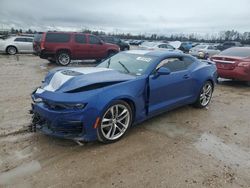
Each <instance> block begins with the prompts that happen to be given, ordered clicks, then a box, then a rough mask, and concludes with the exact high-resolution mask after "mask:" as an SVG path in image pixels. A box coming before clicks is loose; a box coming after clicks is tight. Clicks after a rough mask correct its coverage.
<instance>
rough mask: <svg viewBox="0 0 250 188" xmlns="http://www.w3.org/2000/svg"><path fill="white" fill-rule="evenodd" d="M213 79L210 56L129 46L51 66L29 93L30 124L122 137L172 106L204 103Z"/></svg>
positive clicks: (64, 132)
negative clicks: (79, 63)
mask: <svg viewBox="0 0 250 188" xmlns="http://www.w3.org/2000/svg"><path fill="white" fill-rule="evenodd" d="M216 79H217V70H216V66H215V64H214V63H213V62H210V61H201V60H198V59H196V58H194V57H192V56H190V55H187V54H182V53H176V52H167V51H145V50H131V51H125V52H120V53H118V54H116V55H114V56H112V57H110V58H109V59H106V60H105V61H103V62H102V63H100V64H99V65H97V66H96V67H84V68H73V67H71V68H69V67H68V68H65V67H62V68H57V69H53V70H51V71H50V72H49V73H48V74H47V75H46V77H45V79H44V81H43V83H42V85H41V86H40V87H39V88H37V89H36V90H35V91H34V92H33V93H32V99H33V102H32V110H31V113H32V114H33V119H32V125H31V128H32V130H39V131H41V132H42V133H44V134H47V135H51V136H56V137H61V138H67V139H72V140H75V141H94V140H99V141H100V142H103V143H111V142H115V141H117V140H119V139H121V138H122V137H123V136H124V135H125V134H126V133H127V131H128V130H129V128H130V127H131V126H133V125H135V124H138V123H140V122H142V121H144V120H146V119H148V118H151V117H152V116H155V115H157V114H160V113H162V112H166V111H169V110H171V109H174V108H177V107H180V106H183V105H188V104H193V105H194V106H195V107H198V108H204V107H206V106H207V105H208V104H209V102H210V100H211V97H212V93H213V90H214V86H215V83H216Z"/></svg>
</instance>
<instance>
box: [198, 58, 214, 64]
mask: <svg viewBox="0 0 250 188" xmlns="http://www.w3.org/2000/svg"><path fill="white" fill-rule="evenodd" d="M201 62H203V63H207V64H209V65H215V62H213V61H211V60H210V59H208V60H201Z"/></svg>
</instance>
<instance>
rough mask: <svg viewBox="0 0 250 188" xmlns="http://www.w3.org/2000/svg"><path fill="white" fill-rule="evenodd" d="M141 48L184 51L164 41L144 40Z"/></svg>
mask: <svg viewBox="0 0 250 188" xmlns="http://www.w3.org/2000/svg"><path fill="white" fill-rule="evenodd" d="M139 49H141V50H166V51H174V52H178V53H182V51H181V50H178V49H176V48H174V47H173V46H172V45H170V44H168V43H163V42H143V43H142V44H140V45H139Z"/></svg>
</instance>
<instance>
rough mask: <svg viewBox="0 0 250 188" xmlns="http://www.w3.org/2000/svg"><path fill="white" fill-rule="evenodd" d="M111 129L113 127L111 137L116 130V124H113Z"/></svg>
mask: <svg viewBox="0 0 250 188" xmlns="http://www.w3.org/2000/svg"><path fill="white" fill-rule="evenodd" d="M112 129H113V131H112V135H111V138H112V137H114V135H115V131H116V124H113V127H112Z"/></svg>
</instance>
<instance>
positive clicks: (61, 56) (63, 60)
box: [58, 53, 70, 65]
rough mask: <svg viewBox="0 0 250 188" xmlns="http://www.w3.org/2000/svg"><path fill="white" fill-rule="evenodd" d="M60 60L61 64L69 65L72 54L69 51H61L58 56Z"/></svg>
mask: <svg viewBox="0 0 250 188" xmlns="http://www.w3.org/2000/svg"><path fill="white" fill-rule="evenodd" d="M58 62H59V63H60V64H61V65H68V64H69V63H70V56H69V54H67V53H60V54H59V56H58Z"/></svg>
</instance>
